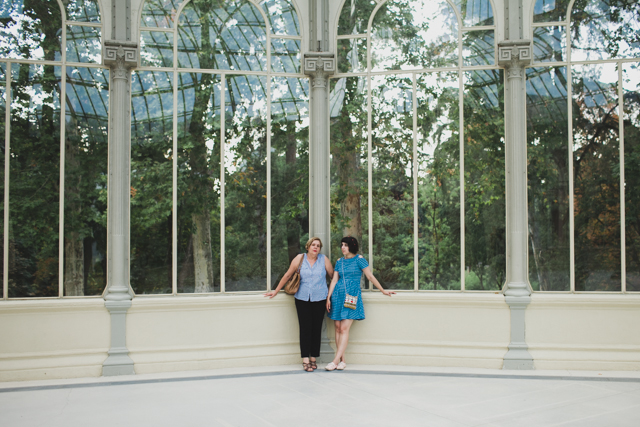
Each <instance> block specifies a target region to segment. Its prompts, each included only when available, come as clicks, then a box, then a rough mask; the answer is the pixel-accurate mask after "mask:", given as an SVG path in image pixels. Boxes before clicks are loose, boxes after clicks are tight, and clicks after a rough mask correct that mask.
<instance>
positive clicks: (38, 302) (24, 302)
mask: <svg viewBox="0 0 640 427" xmlns="http://www.w3.org/2000/svg"><path fill="white" fill-rule="evenodd" d="M96 310H100V311H102V310H104V311H105V312H106V311H107V310H106V308H105V307H104V299H102V298H101V297H95V298H94V297H84V298H82V297H79V298H46V299H45V298H38V299H15V300H6V301H2V302H0V315H2V314H14V313H15V314H18V313H27V312H34V313H37V312H42V311H73V312H83V311H88V312H95V311H96Z"/></svg>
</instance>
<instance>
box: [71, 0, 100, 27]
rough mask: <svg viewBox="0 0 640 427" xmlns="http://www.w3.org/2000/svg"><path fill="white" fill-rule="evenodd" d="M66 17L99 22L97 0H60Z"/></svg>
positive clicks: (74, 19)
mask: <svg viewBox="0 0 640 427" xmlns="http://www.w3.org/2000/svg"><path fill="white" fill-rule="evenodd" d="M62 3H63V4H64V6H65V9H66V10H67V19H68V20H69V21H75V22H92V23H96V24H98V23H100V7H99V6H98V1H97V0H62Z"/></svg>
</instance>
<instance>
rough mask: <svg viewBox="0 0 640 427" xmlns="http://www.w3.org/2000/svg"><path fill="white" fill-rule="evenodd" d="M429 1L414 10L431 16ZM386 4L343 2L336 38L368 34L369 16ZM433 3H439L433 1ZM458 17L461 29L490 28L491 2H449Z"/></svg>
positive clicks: (397, 0)
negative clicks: (378, 7)
mask: <svg viewBox="0 0 640 427" xmlns="http://www.w3.org/2000/svg"><path fill="white" fill-rule="evenodd" d="M388 2H393V3H396V4H397V5H398V6H402V5H403V4H404V5H406V6H407V7H408V6H409V4H410V3H414V2H415V0H413V1H412V0H388ZM430 2H431V0H423V1H422V2H421V3H424V6H423V7H420V8H416V10H421V11H425V12H424V15H425V16H426V15H429V16H432V15H433V12H432V10H433V9H430V8H429V7H428V3H430ZM384 3H387V2H385V1H380V2H376V1H375V0H345V2H344V3H343V5H342V11H341V12H340V17H339V18H338V36H347V35H358V34H362V35H364V34H366V33H367V32H368V24H369V20H370V18H371V14H372V13H373V12H374V10H375V9H376V7H377V5H378V4H384ZM433 3H439V2H438V1H436V0H433ZM450 3H451V4H452V5H454V6H455V8H456V10H457V12H458V14H459V15H460V18H461V21H462V26H463V27H477V26H492V25H494V19H493V6H492V4H491V0H450Z"/></svg>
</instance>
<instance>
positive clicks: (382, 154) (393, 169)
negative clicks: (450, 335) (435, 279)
mask: <svg viewBox="0 0 640 427" xmlns="http://www.w3.org/2000/svg"><path fill="white" fill-rule="evenodd" d="M371 127H372V129H371V130H372V132H371V136H372V152H371V161H372V163H373V186H372V191H373V194H372V203H373V223H372V224H371V228H372V233H373V260H369V261H370V262H372V264H373V270H374V271H375V275H376V278H377V279H378V280H379V281H380V283H381V284H382V286H383V287H385V288H392V289H413V285H414V280H413V264H414V263H413V89H412V82H411V77H407V76H394V75H391V76H373V77H372V82H371Z"/></svg>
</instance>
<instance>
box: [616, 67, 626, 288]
mask: <svg viewBox="0 0 640 427" xmlns="http://www.w3.org/2000/svg"><path fill="white" fill-rule="evenodd" d="M618 117H619V120H618V146H619V148H620V278H621V281H622V282H621V286H620V291H621V292H622V293H625V292H627V242H626V235H627V230H626V228H627V227H626V212H625V187H624V184H625V178H624V90H623V88H622V62H618Z"/></svg>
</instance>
